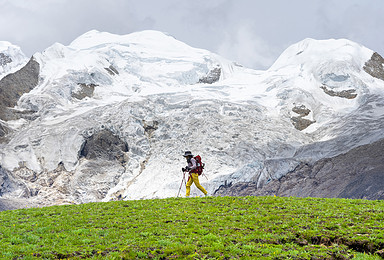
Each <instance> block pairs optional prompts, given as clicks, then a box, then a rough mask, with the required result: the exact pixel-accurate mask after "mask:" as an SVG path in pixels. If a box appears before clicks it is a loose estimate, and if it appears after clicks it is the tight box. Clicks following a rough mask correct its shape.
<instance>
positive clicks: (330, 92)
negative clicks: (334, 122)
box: [320, 86, 357, 99]
mask: <svg viewBox="0 0 384 260" xmlns="http://www.w3.org/2000/svg"><path fill="white" fill-rule="evenodd" d="M320 88H321V89H322V90H324V92H325V94H327V95H330V96H331V97H341V98H346V99H354V98H356V97H357V94H356V93H354V92H355V91H356V90H354V89H348V90H342V91H334V90H332V89H328V88H327V87H326V86H322V87H320Z"/></svg>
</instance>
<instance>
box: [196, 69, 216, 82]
mask: <svg viewBox="0 0 384 260" xmlns="http://www.w3.org/2000/svg"><path fill="white" fill-rule="evenodd" d="M220 75H221V68H220V67H216V68H214V69H212V70H210V71H209V72H208V74H207V75H206V76H205V77H202V78H201V79H199V83H205V84H212V83H215V82H217V81H219V79H220Z"/></svg>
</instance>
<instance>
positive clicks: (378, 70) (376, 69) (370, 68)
mask: <svg viewBox="0 0 384 260" xmlns="http://www.w3.org/2000/svg"><path fill="white" fill-rule="evenodd" d="M363 69H364V71H365V72H367V73H368V74H369V75H371V76H372V77H375V78H378V79H381V80H384V58H383V57H381V56H380V54H378V53H377V52H375V53H373V54H372V57H371V59H370V60H369V61H367V62H366V63H365V64H364V67H363Z"/></svg>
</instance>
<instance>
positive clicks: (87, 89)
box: [72, 83, 97, 99]
mask: <svg viewBox="0 0 384 260" xmlns="http://www.w3.org/2000/svg"><path fill="white" fill-rule="evenodd" d="M78 85H79V87H80V89H79V90H78V91H77V92H72V97H74V98H77V99H83V98H86V97H92V95H93V91H95V87H97V85H95V84H92V83H91V84H85V83H78Z"/></svg>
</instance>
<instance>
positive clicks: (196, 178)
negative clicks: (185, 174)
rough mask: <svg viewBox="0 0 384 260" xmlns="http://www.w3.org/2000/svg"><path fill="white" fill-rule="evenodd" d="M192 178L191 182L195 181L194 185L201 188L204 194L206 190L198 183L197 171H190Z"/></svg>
mask: <svg viewBox="0 0 384 260" xmlns="http://www.w3.org/2000/svg"><path fill="white" fill-rule="evenodd" d="M192 179H193V182H194V183H195V185H196V187H197V188H198V189H199V190H201V191H202V192H203V193H204V195H206V194H207V193H208V192H207V191H206V190H205V189H204V188H203V186H201V185H200V182H199V175H198V174H197V173H192Z"/></svg>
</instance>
